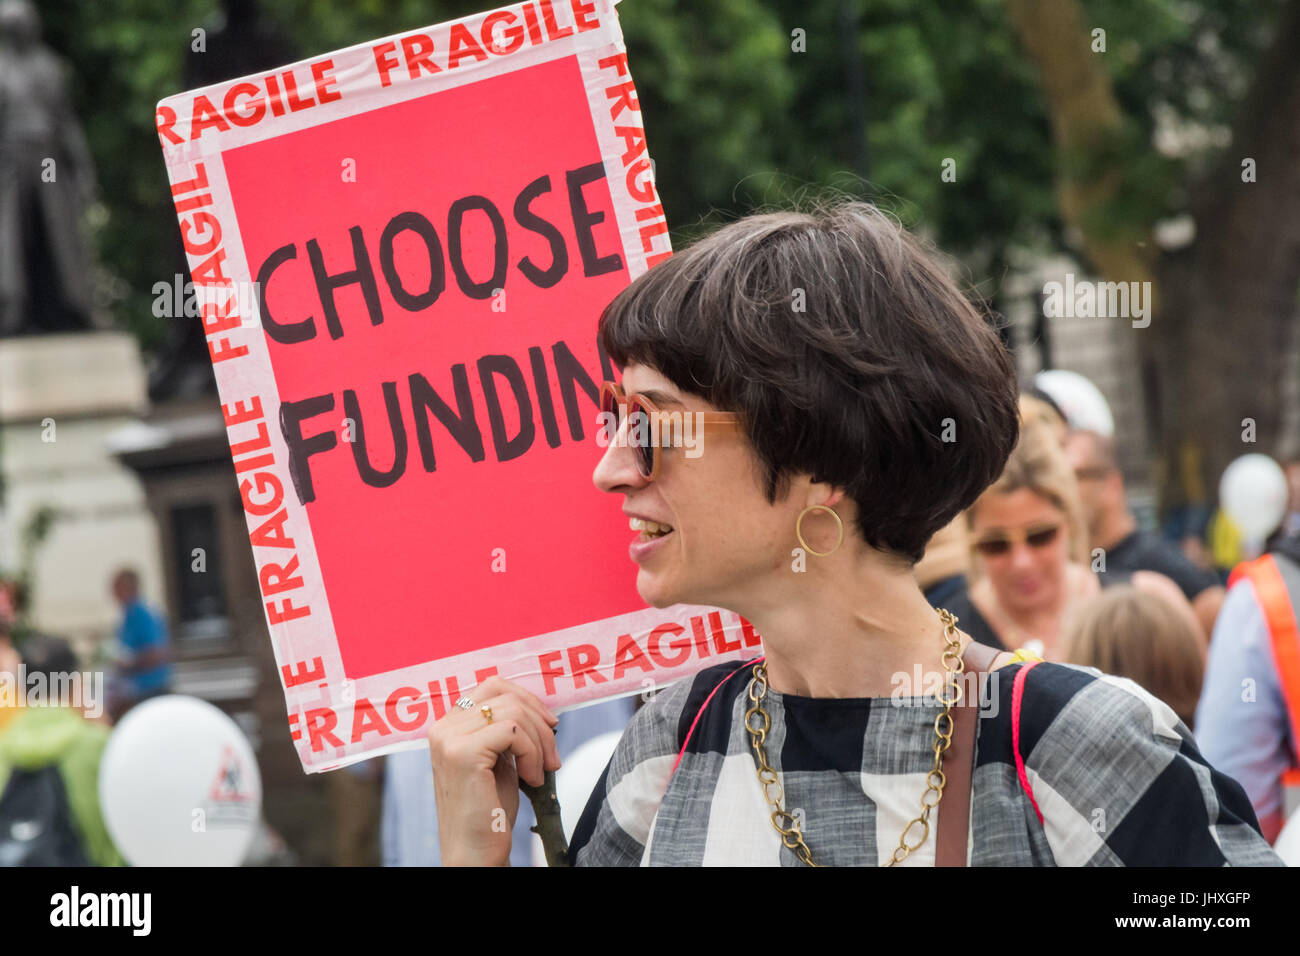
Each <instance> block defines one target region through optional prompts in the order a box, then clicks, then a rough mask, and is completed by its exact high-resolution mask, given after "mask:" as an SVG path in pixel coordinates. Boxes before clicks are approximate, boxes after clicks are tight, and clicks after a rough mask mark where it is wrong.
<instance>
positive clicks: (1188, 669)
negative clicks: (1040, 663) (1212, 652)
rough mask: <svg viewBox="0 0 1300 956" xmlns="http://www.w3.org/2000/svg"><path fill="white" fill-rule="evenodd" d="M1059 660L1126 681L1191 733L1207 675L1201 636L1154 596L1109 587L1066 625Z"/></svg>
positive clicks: (1085, 604)
mask: <svg viewBox="0 0 1300 956" xmlns="http://www.w3.org/2000/svg"><path fill="white" fill-rule="evenodd" d="M1061 654H1062V657H1063V658H1065V659H1066V660H1068V661H1069V662H1070V663H1071V664H1082V665H1084V666H1085V667H1095V668H1097V670H1099V671H1102V672H1104V673H1106V674H1114V675H1115V676H1117V677H1127V678H1129V679H1130V680H1133V681H1136V682H1137V683H1138V684H1140V685H1141V686H1142V687H1143V688H1144V689H1146V690H1148V691H1150V692H1151V693H1152V694H1154V695H1155V696H1156V697H1159V698H1160V699H1161V700H1163V701H1164V702H1165V703H1166V704H1168V705H1169V706H1170V707H1172V708H1173V711H1174V713H1175V714H1177V715H1178V719H1179V720H1181V721H1182V722H1183V723H1184V724H1186V725H1187V727H1188V729H1189V730H1190V729H1193V725H1194V723H1195V717H1196V702H1197V701H1198V700H1199V699H1200V696H1201V682H1202V680H1203V679H1204V677H1205V647H1204V642H1203V641H1202V640H1201V638H1200V632H1199V631H1198V630H1197V629H1196V628H1195V627H1193V626H1192V622H1189V621H1188V620H1187V619H1186V618H1185V617H1184V616H1183V615H1181V614H1170V613H1169V606H1168V605H1167V604H1166V603H1165V602H1164V600H1163V599H1162V598H1160V597H1158V596H1157V595H1155V594H1151V593H1149V592H1145V591H1140V590H1138V589H1137V588H1136V587H1133V586H1132V585H1127V584H1124V585H1119V586H1117V587H1111V588H1107V589H1106V590H1105V591H1104V592H1102V593H1101V594H1098V595H1097V596H1096V597H1093V598H1091V599H1090V600H1088V601H1086V602H1085V603H1084V605H1083V606H1082V607H1081V608H1080V609H1079V613H1078V614H1077V615H1075V616H1074V617H1073V618H1072V619H1071V620H1070V622H1069V624H1068V625H1067V630H1066V634H1065V637H1064V639H1063V640H1062V642H1061Z"/></svg>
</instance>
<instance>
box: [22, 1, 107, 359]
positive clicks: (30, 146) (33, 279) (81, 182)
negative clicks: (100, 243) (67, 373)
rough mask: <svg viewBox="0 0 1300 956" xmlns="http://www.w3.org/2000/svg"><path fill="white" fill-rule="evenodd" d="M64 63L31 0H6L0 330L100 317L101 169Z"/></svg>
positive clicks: (63, 326)
mask: <svg viewBox="0 0 1300 956" xmlns="http://www.w3.org/2000/svg"><path fill="white" fill-rule="evenodd" d="M63 70H64V66H63V64H62V63H61V62H60V61H59V59H58V58H57V57H56V56H55V55H54V54H53V53H52V52H51V51H50V50H49V49H47V48H46V47H45V46H44V45H42V43H41V41H40V20H39V18H38V17H37V15H36V10H35V8H34V7H33V6H32V4H31V3H30V0H0V337H3V336H7V335H20V334H24V333H28V334H32V333H47V332H60V331H77V330H84V329H89V328H91V327H92V326H94V325H97V324H99V323H98V321H97V318H98V317H97V315H96V310H95V308H94V305H93V290H94V285H93V271H92V268H91V262H92V260H91V256H90V250H89V246H88V243H87V242H86V239H85V236H84V234H83V232H82V222H83V219H84V215H85V212H86V209H87V208H88V207H89V205H90V204H91V203H92V202H93V200H94V197H95V192H96V184H95V172H94V166H93V163H92V161H91V158H90V150H89V148H88V147H87V146H86V140H85V137H84V135H83V134H82V132H81V128H80V126H79V125H78V124H77V120H76V117H75V116H74V115H73V112H72V108H71V105H70V102H69V99H68V89H67V84H66V82H65V80H64V75H63Z"/></svg>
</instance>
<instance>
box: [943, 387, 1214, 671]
mask: <svg viewBox="0 0 1300 956" xmlns="http://www.w3.org/2000/svg"><path fill="white" fill-rule="evenodd" d="M1020 407H1021V429H1020V439H1019V441H1018V442H1017V444H1016V448H1015V450H1014V451H1012V453H1011V457H1010V458H1009V459H1008V461H1007V464H1006V467H1005V468H1004V469H1003V472H1002V475H1001V476H1000V477H999V478H998V479H997V480H996V481H995V482H994V483H993V484H992V485H990V486H989V488H988V489H987V490H986V491H985V492H984V493H983V494H982V495H981V496H980V497H979V499H978V500H976V502H975V504H974V505H972V506H971V508H970V509H969V510H968V511H967V512H966V520H967V531H968V540H969V542H970V547H971V551H972V555H971V557H972V560H971V568H972V581H971V584H970V586H969V587H968V589H967V591H966V593H965V594H963V595H959V596H956V597H954V598H952V599H950V600H949V602H948V605H947V607H948V609H949V610H950V611H952V612H953V613H954V614H956V615H957V617H958V618H959V619H960V620H961V626H962V627H963V629H965V630H966V632H967V633H968V634H970V635H971V636H972V637H974V638H975V639H976V640H977V641H982V642H984V643H986V644H990V645H992V646H994V647H1000V648H1004V649H1009V650H1013V649H1024V650H1027V651H1030V652H1031V653H1034V654H1037V655H1039V656H1041V657H1043V658H1044V659H1046V660H1055V661H1064V660H1065V659H1066V658H1065V657H1064V656H1063V654H1062V649H1061V646H1060V645H1061V641H1060V637H1061V634H1062V632H1063V626H1064V624H1065V621H1066V616H1067V614H1068V613H1070V612H1072V611H1074V610H1076V609H1078V607H1079V606H1080V605H1081V604H1082V603H1084V602H1085V601H1087V600H1088V599H1089V598H1091V597H1093V596H1095V595H1097V594H1098V593H1100V591H1101V589H1102V588H1103V587H1107V586H1110V585H1115V584H1128V583H1132V584H1133V585H1134V586H1136V587H1138V588H1139V589H1141V590H1143V591H1147V592H1150V593H1152V594H1154V595H1157V596H1159V597H1161V598H1163V599H1164V600H1165V601H1167V602H1169V607H1168V612H1169V613H1170V614H1171V615H1172V614H1177V615H1184V616H1186V617H1187V618H1188V619H1189V620H1190V621H1191V622H1192V623H1193V624H1195V616H1194V615H1193V612H1192V608H1191V605H1190V604H1188V603H1187V599H1186V598H1185V597H1184V596H1183V594H1182V592H1181V591H1179V589H1178V587H1177V585H1175V584H1174V583H1173V582H1172V581H1170V580H1169V579H1168V578H1167V577H1165V576H1164V575H1161V574H1156V573H1154V572H1150V571H1137V572H1133V573H1131V574H1130V573H1128V572H1115V571H1112V572H1109V573H1106V572H1102V573H1100V574H1098V573H1097V572H1096V571H1094V570H1093V567H1092V561H1091V555H1090V553H1089V552H1088V549H1087V548H1088V546H1087V540H1088V539H1087V531H1086V525H1085V523H1084V519H1083V509H1082V505H1081V503H1080V501H1079V492H1078V486H1077V484H1076V480H1075V477H1074V472H1073V471H1072V470H1071V468H1070V464H1069V461H1068V459H1067V458H1066V457H1065V452H1064V451H1063V449H1062V448H1061V437H1062V435H1063V434H1064V432H1063V423H1060V421H1059V417H1058V416H1056V415H1055V413H1054V412H1051V411H1050V409H1049V407H1048V406H1047V405H1046V404H1045V403H1042V402H1038V401H1037V400H1035V399H1029V398H1022V399H1021V405H1020ZM1097 570H1098V571H1101V568H1100V567H1098V568H1097Z"/></svg>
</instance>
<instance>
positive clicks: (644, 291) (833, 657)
mask: <svg viewBox="0 0 1300 956" xmlns="http://www.w3.org/2000/svg"><path fill="white" fill-rule="evenodd" d="M600 336H601V341H602V343H603V345H604V347H605V350H606V351H607V352H608V354H609V355H610V356H611V357H612V358H613V360H614V361H615V363H616V364H618V365H619V366H620V367H621V368H622V380H621V383H620V388H619V389H618V390H615V389H612V388H611V389H608V390H607V391H606V399H605V403H604V408H603V412H604V413H605V414H603V415H602V421H603V422H604V423H605V424H606V425H607V426H608V428H609V430H608V431H604V432H602V433H601V434H602V440H603V441H604V442H605V445H606V447H605V449H604V452H603V455H602V457H601V459H600V462H599V464H598V465H597V467H596V469H595V473H594V476H593V478H594V481H595V484H596V486H597V487H598V488H599V489H601V490H602V491H604V492H607V493H609V494H614V495H618V496H619V497H620V498H621V499H622V505H623V511H624V513H625V514H627V516H628V520H629V524H630V525H631V528H630V530H631V531H632V532H634V537H633V538H632V541H631V543H630V550H629V556H630V558H631V560H632V562H633V565H634V567H635V571H636V586H637V589H638V591H639V593H640V594H641V596H642V597H643V598H644V599H645V601H646V602H647V603H649V604H651V605H653V606H656V607H665V606H668V605H671V604H676V603H691V604H703V605H715V606H719V607H723V608H727V609H730V610H733V611H736V612H737V613H739V614H742V615H743V616H744V617H745V618H747V619H748V620H749V621H750V622H752V623H753V624H754V626H755V627H756V628H757V630H758V631H759V633H760V634H761V635H762V636H763V647H764V654H765V656H764V657H763V658H761V659H755V660H751V661H748V662H745V663H743V664H740V665H737V664H736V663H735V662H731V663H728V664H723V665H718V666H716V667H711V668H708V669H706V670H704V671H702V672H700V673H699V674H697V675H696V676H694V677H693V678H689V679H685V680H682V681H679V682H677V683H675V684H673V685H671V686H669V687H668V688H666V689H664V690H663V691H661V692H660V693H658V694H657V695H656V696H655V697H654V698H653V699H652V700H651V701H650V702H649V703H648V704H646V706H644V707H643V708H641V710H639V711H638V712H637V714H636V716H635V717H634V718H633V720H632V722H631V724H630V725H629V726H628V729H627V731H626V732H625V733H624V735H623V738H622V740H621V741H620V742H619V745H618V747H617V749H616V750H615V752H614V755H613V757H612V758H611V760H610V763H609V765H608V766H607V768H606V770H605V773H604V774H603V775H602V777H601V779H600V781H599V783H598V784H597V786H596V789H595V792H594V793H593V794H592V797H591V799H590V801H589V802H588V804H587V807H586V809H585V811H584V813H583V815H582V818H581V820H580V822H579V823H578V826H577V829H576V831H575V833H574V836H573V840H572V843H571V845H570V851H571V856H572V858H573V860H574V862H575V863H576V864H577V865H579V866H591V865H597V866H609V865H625V866H635V865H669V866H672V865H714V864H720V865H766V866H779V865H795V866H798V865H818V866H822V865H870V866H876V865H890V864H892V863H902V864H903V865H922V866H925V865H931V864H934V863H936V862H940V863H943V864H944V865H963V864H966V863H968V862H969V863H972V864H975V865H989V864H1022V865H1053V864H1057V865H1079V864H1085V863H1094V864H1098V863H1099V864H1121V865H1123V864H1149V865H1158V864H1210V865H1221V864H1223V863H1225V862H1227V863H1233V864H1243V863H1244V864H1276V863H1278V862H1279V861H1278V860H1277V858H1276V856H1274V855H1273V853H1272V852H1271V851H1270V850H1269V848H1268V845H1267V844H1266V843H1265V842H1264V841H1263V839H1262V838H1261V837H1260V836H1259V833H1258V828H1257V823H1256V820H1255V818H1254V815H1253V812H1252V810H1251V807H1250V803H1249V801H1248V800H1247V799H1246V797H1245V795H1244V794H1243V793H1242V791H1241V788H1240V787H1239V786H1237V785H1236V784H1235V783H1234V782H1232V781H1231V780H1229V779H1228V778H1226V777H1223V776H1221V775H1219V774H1216V773H1215V772H1214V771H1212V770H1211V768H1210V767H1208V766H1207V765H1206V764H1205V763H1204V761H1203V760H1201V758H1200V756H1199V753H1198V752H1197V750H1196V747H1195V743H1194V741H1193V740H1192V738H1191V736H1190V734H1188V733H1187V732H1186V730H1185V728H1183V727H1181V726H1180V725H1178V723H1177V718H1176V717H1175V716H1174V715H1173V714H1172V712H1171V711H1169V709H1168V708H1167V707H1165V706H1164V705H1163V704H1161V703H1160V702H1159V701H1158V700H1156V699H1155V698H1153V697H1151V696H1150V695H1149V694H1146V693H1145V692H1143V691H1142V690H1141V689H1140V688H1138V687H1137V686H1136V685H1133V684H1131V682H1121V681H1115V680H1111V679H1107V678H1105V677H1103V675H1101V674H1099V673H1098V672H1096V671H1085V670H1082V669H1078V668H1070V667H1066V666H1064V665H1059V664H1050V663H1048V664H1038V665H1037V667H1035V668H1033V671H1034V673H1033V679H1032V680H1026V681H1024V682H1023V683H1022V684H1021V690H1022V691H1023V694H1024V696H1025V698H1026V699H1027V700H1030V701H1032V707H1027V709H1026V710H1025V714H1024V725H1023V726H1019V725H1018V730H1019V732H1020V748H1019V751H1017V750H1015V748H1013V745H1012V739H1013V737H1012V735H1013V728H1012V723H1011V720H1012V718H1011V714H1012V712H1013V706H1012V705H1013V700H1012V695H1013V680H1012V678H1013V677H1014V676H1015V674H1016V673H1017V672H1023V673H1028V671H1027V670H1024V669H1025V668H1026V667H1027V665H1026V664H1024V663H1023V662H1021V661H1015V662H1009V661H1010V655H1008V654H1002V655H997V659H994V657H995V655H994V654H993V652H992V651H990V650H988V649H987V648H986V649H985V652H984V653H979V652H978V651H979V649H980V648H981V647H983V645H978V644H974V643H973V642H972V641H971V639H970V637H969V635H967V634H965V633H964V632H963V631H961V630H959V629H958V628H957V627H956V626H955V623H954V622H953V620H952V619H951V617H950V616H947V615H945V614H944V613H942V612H940V613H936V611H935V610H934V609H932V608H931V607H930V606H929V605H928V604H927V603H926V601H925V598H924V596H923V594H922V593H921V590H920V589H919V588H918V586H917V584H916V582H915V580H914V578H913V575H912V567H913V565H914V564H915V562H916V561H917V559H918V558H919V557H920V555H921V554H922V552H923V551H924V549H925V545H926V542H927V541H928V540H929V538H930V536H931V535H932V534H933V533H934V532H935V531H936V529H938V528H941V527H943V526H944V525H945V524H947V523H948V522H949V521H950V520H952V519H953V518H954V517H955V516H956V515H957V514H959V513H960V512H961V511H962V510H963V509H965V508H967V507H969V506H970V504H971V503H972V502H974V500H975V499H976V498H977V497H978V495H979V494H980V492H982V491H983V490H984V489H985V488H986V487H987V486H988V485H989V484H990V483H991V482H992V481H993V480H994V479H995V478H996V477H997V476H998V475H999V474H1000V473H1001V471H1002V467H1003V465H1004V463H1005V462H1006V460H1007V457H1008V455H1009V454H1010V452H1011V449H1012V447H1013V446H1014V444H1015V441H1016V436H1017V430H1018V418H1017V406H1016V389H1015V383H1014V374H1013V365H1012V362H1011V358H1010V356H1009V355H1008V353H1007V352H1006V350H1005V349H1004V347H1003V346H1002V344H1001V342H1000V340H999V338H998V336H997V334H996V332H995V331H994V330H993V329H992V327H991V326H990V325H989V324H988V323H987V322H986V321H985V319H984V318H983V317H981V315H980V314H979V313H978V312H977V311H976V310H975V309H974V308H972V307H971V306H970V304H969V303H967V301H966V300H965V299H964V298H963V297H962V295H961V294H960V292H959V291H958V289H957V288H956V286H955V285H954V284H953V283H952V281H951V280H950V279H949V278H948V276H947V274H946V273H945V272H944V270H943V269H942V268H941V267H940V266H939V265H938V264H937V262H936V260H935V259H934V258H933V257H932V255H931V253H929V252H928V251H927V250H925V249H924V248H923V247H922V246H921V245H920V244H919V243H918V242H917V240H915V239H914V238H913V237H912V236H910V235H909V234H908V233H907V232H906V231H904V230H903V229H901V228H900V227H899V226H898V225H897V224H896V223H894V222H893V221H892V220H890V219H889V218H887V217H886V216H884V215H883V214H881V213H880V212H879V211H877V210H876V209H875V208H874V207H871V206H868V205H865V204H861V203H845V204H841V205H838V206H834V207H831V208H826V209H818V210H816V211H814V212H811V213H774V214H766V215H757V216H751V217H749V218H746V219H743V220H740V221H738V222H735V223H733V224H731V225H729V226H726V227H725V228H723V229H721V230H719V231H717V232H716V233H714V234H713V235H711V236H710V237H708V238H706V239H704V240H701V241H700V242H698V243H696V244H695V245H694V246H692V247H690V248H688V249H687V250H685V251H684V252H680V253H678V254H677V255H675V256H673V257H672V258H670V259H668V260H666V261H665V262H663V263H661V264H660V265H658V266H656V267H655V268H653V269H651V270H650V271H649V272H648V273H646V274H645V275H643V276H641V277H639V278H638V279H637V280H636V281H634V282H633V283H632V284H631V285H630V286H628V287H627V288H626V289H625V290H623V292H621V293H620V294H619V295H618V296H617V297H616V298H615V299H614V301H613V302H611V303H610V305H609V306H608V307H607V308H606V309H605V311H604V313H603V315H602V316H601V321H600ZM638 412H642V413H644V414H645V416H646V417H647V418H648V419H649V421H650V424H649V426H642V428H643V429H644V427H649V431H650V434H651V435H653V434H655V433H656V425H655V422H662V419H661V418H660V416H661V415H671V413H673V412H680V413H683V415H686V416H694V415H696V414H701V415H705V416H715V417H712V418H708V419H699V420H697V419H693V418H692V419H691V420H692V422H696V421H698V423H699V424H700V425H701V426H702V428H701V430H700V431H699V432H697V433H694V438H697V439H699V442H698V443H696V444H694V445H693V446H691V447H689V448H688V447H687V445H686V443H685V441H681V442H677V441H664V440H662V438H663V436H662V432H660V433H659V438H660V440H658V441H650V442H649V443H647V441H646V440H645V437H646V436H645V432H644V430H642V432H641V433H640V434H638V422H641V421H642V419H641V418H638V416H637V413H638ZM729 417H730V418H729ZM728 421H734V426H732V425H729V424H727V423H728ZM682 423H683V425H682V427H683V430H684V427H685V424H684V423H685V419H682ZM683 437H685V436H684V434H683ZM610 573H618V570H617V569H611V571H610ZM999 664H1001V665H1002V666H1001V668H1000V669H997V668H998V665H999ZM963 669H964V670H967V671H971V672H976V673H979V672H984V673H985V678H984V680H983V681H982V682H976V683H975V686H974V689H973V690H972V691H970V692H969V693H967V695H966V696H967V698H968V699H971V700H975V698H977V697H978V704H979V708H980V712H981V714H982V717H981V718H980V719H978V720H976V719H975V717H974V714H975V712H976V711H975V708H973V707H972V708H969V709H963V708H959V707H955V706H953V704H954V703H955V702H957V701H959V700H960V699H961V690H962V684H961V683H960V679H961V671H962V670H963ZM918 685H919V686H918ZM471 696H472V698H473V700H474V701H475V704H476V707H475V708H474V709H469V710H463V711H455V712H453V713H451V714H448V715H447V716H446V717H444V718H443V719H442V720H439V721H438V722H437V723H436V724H435V725H434V726H433V728H432V730H431V731H430V735H429V739H430V751H431V755H432V760H433V766H434V779H435V783H436V791H437V801H438V822H439V829H440V836H441V840H442V852H443V859H444V860H445V861H448V862H456V863H467V864H488V865H503V864H505V863H506V862H507V861H508V857H509V850H510V828H511V825H512V821H509V820H507V821H505V824H504V825H500V823H501V821H499V816H500V814H499V810H498V808H505V809H506V810H507V815H509V814H510V813H513V810H511V809H510V808H511V807H513V806H515V805H516V804H517V801H518V794H517V792H516V791H515V787H516V782H517V780H516V774H517V775H518V777H519V778H522V779H523V780H524V781H526V782H529V783H533V784H538V783H540V782H541V779H542V775H543V772H544V771H545V770H552V769H555V768H556V767H558V764H559V761H558V759H557V757H556V753H555V744H554V739H553V735H552V732H551V727H552V726H553V725H554V720H555V716H554V715H553V714H551V713H550V712H549V711H548V710H547V709H546V708H545V706H544V705H543V704H542V703H541V701H539V700H538V699H537V698H536V697H535V696H533V695H532V694H530V693H528V692H527V691H525V690H523V689H521V688H518V687H516V686H514V685H513V684H511V683H510V682H508V681H504V680H500V679H497V678H491V679H489V680H488V681H486V682H484V684H482V685H481V686H480V687H478V688H476V689H475V691H473V692H472V695H471ZM478 704H484V705H486V706H487V707H488V708H490V710H489V711H488V713H480V709H479V708H478V707H477V705H478ZM489 713H490V714H491V715H492V717H490V718H489V719H487V720H485V719H484V718H485V717H487V716H488V714H489ZM967 717H969V718H970V719H969V721H968V722H966V723H964V724H962V725H961V726H964V727H968V728H970V735H971V736H970V737H968V738H967V737H963V736H962V734H961V733H958V732H957V730H956V729H955V726H956V725H955V722H957V721H965V720H966V719H967ZM976 725H978V726H976ZM963 740H964V741H966V742H965V743H964V744H962V743H960V742H961V741H963ZM963 748H964V749H963ZM976 752H977V753H978V759H976V760H974V761H972V755H973V754H974V753H976ZM1022 765H1023V771H1022V772H1020V773H1018V770H1019V769H1020V768H1021V766H1022ZM972 768H973V772H972ZM963 774H964V775H965V780H964V781H963V780H962V777H963ZM1022 779H1023V780H1024V784H1023V785H1022V782H1021V781H1022ZM1033 784H1037V785H1038V793H1037V797H1036V798H1035V797H1034V796H1033V793H1032V790H1031V789H1026V787H1031V786H1032V785H1033ZM1099 809H1100V811H1101V814H1100V815H1102V816H1104V818H1105V820H1107V821H1109V829H1104V830H1099V829H1097V827H1096V821H1097V819H1098V818H1099V813H1098V812H1097V811H1098V810H1099ZM1120 824H1123V825H1122V826H1121V825H1120Z"/></svg>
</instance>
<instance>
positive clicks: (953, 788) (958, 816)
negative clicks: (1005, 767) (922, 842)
mask: <svg viewBox="0 0 1300 956" xmlns="http://www.w3.org/2000/svg"><path fill="white" fill-rule="evenodd" d="M999 653H1000V652H999V651H998V650H997V649H995V648H993V647H990V646H989V645H987V644H981V643H979V642H978V641H971V642H970V644H968V645H967V646H966V650H965V651H964V652H963V653H962V666H963V673H966V674H975V675H976V676H975V678H974V680H973V681H972V682H971V683H973V684H974V687H975V692H974V693H973V694H972V693H969V688H970V686H971V683H968V684H967V685H966V687H964V688H962V690H963V694H962V699H961V700H960V701H959V702H958V703H957V704H956V705H955V706H954V707H953V708H952V742H951V743H950V744H949V745H948V750H947V752H946V753H945V754H944V758H943V775H944V785H943V797H942V799H941V800H940V801H939V806H938V811H939V823H938V825H937V827H936V830H937V833H936V836H935V841H936V844H935V851H934V865H935V866H965V865H966V851H967V843H968V838H969V836H970V801H971V777H972V776H973V774H974V771H975V728H976V725H977V721H978V717H979V705H980V702H979V700H978V697H979V694H980V693H982V689H983V687H984V675H985V674H986V673H987V672H988V671H989V670H990V669H991V668H992V665H993V661H994V660H995V659H996V658H997V656H998V654H999Z"/></svg>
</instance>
